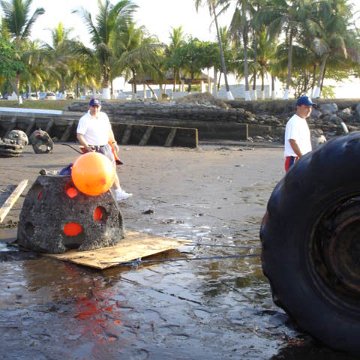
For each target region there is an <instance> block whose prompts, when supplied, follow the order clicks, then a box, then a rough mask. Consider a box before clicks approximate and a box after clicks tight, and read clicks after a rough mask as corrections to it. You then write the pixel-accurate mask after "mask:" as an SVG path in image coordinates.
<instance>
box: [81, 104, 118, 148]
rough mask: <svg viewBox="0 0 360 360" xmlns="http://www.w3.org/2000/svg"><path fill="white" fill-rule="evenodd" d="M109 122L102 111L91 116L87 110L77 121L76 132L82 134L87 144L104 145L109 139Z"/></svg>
mask: <svg viewBox="0 0 360 360" xmlns="http://www.w3.org/2000/svg"><path fill="white" fill-rule="evenodd" d="M110 130H111V124H110V120H109V118H108V116H107V115H106V114H105V113H104V112H99V113H98V114H97V116H91V114H90V112H89V111H88V112H87V113H86V114H85V115H83V116H82V117H81V118H80V120H79V123H78V126H77V130H76V132H77V133H79V134H82V135H83V136H84V138H85V140H86V142H87V143H88V144H89V145H96V146H100V145H106V144H107V143H108V141H109V134H110Z"/></svg>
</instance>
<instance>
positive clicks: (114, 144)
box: [109, 128, 119, 152]
mask: <svg viewBox="0 0 360 360" xmlns="http://www.w3.org/2000/svg"><path fill="white" fill-rule="evenodd" d="M109 144H110V145H111V147H113V148H114V149H115V151H116V152H119V146H118V144H117V142H116V140H115V136H114V132H113V131H112V128H110V130H109Z"/></svg>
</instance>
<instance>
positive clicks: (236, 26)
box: [229, 0, 252, 101]
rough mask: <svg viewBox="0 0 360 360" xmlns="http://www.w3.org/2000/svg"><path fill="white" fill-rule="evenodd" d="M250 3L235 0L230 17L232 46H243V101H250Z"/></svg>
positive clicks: (245, 0)
mask: <svg viewBox="0 0 360 360" xmlns="http://www.w3.org/2000/svg"><path fill="white" fill-rule="evenodd" d="M251 10H252V8H251V1H249V0H237V3H236V8H235V12H234V14H233V16H232V19H231V23H230V29H229V31H230V33H231V37H232V39H233V41H234V45H235V46H238V47H240V43H241V41H242V43H243V46H244V51H243V55H244V63H243V64H244V79H245V100H246V101H249V100H251V96H250V87H249V65H248V44H249V33H250V26H251V22H250V21H251V18H249V14H250V13H251Z"/></svg>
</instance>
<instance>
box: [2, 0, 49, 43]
mask: <svg viewBox="0 0 360 360" xmlns="http://www.w3.org/2000/svg"><path fill="white" fill-rule="evenodd" d="M31 4H32V0H8V1H5V0H1V1H0V5H1V7H2V10H3V12H4V15H5V17H4V19H3V22H4V25H5V26H6V27H7V29H8V30H9V33H10V35H11V37H12V38H13V39H15V40H17V41H18V40H27V39H28V38H29V36H30V34H31V28H32V26H33V25H34V23H35V21H36V20H37V18H38V17H39V16H40V15H43V14H44V13H45V10H44V9H43V8H37V9H35V11H34V12H33V14H32V15H31V16H30V8H31Z"/></svg>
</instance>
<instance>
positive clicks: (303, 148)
mask: <svg viewBox="0 0 360 360" xmlns="http://www.w3.org/2000/svg"><path fill="white" fill-rule="evenodd" d="M314 105H315V104H314V103H313V102H312V101H311V99H310V98H309V97H308V96H306V95H304V96H300V97H299V98H298V99H297V101H296V114H294V115H293V116H292V117H291V118H290V119H289V121H288V122H287V124H286V128H285V142H284V144H285V149H284V156H285V171H288V170H289V169H290V167H291V166H292V165H294V164H295V162H296V161H297V160H299V159H300V158H301V157H302V156H303V155H305V154H306V153H308V152H310V151H311V150H312V146H311V136H310V129H309V126H308V123H307V121H306V119H307V118H308V117H309V116H310V114H311V111H312V107H313V106H314Z"/></svg>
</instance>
